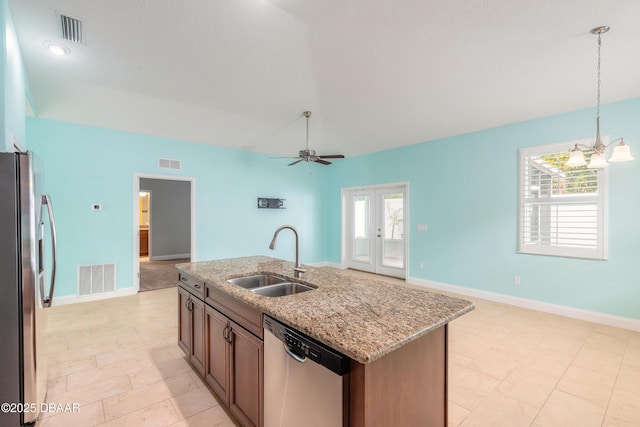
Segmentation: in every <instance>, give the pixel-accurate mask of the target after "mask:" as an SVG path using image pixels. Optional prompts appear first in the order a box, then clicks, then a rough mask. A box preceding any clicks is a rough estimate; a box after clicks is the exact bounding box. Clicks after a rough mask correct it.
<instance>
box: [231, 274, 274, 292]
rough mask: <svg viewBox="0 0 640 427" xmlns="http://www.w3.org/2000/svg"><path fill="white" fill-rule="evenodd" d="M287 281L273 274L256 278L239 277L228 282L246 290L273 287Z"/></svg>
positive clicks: (257, 275)
mask: <svg viewBox="0 0 640 427" xmlns="http://www.w3.org/2000/svg"><path fill="white" fill-rule="evenodd" d="M286 281H287V279H283V278H282V277H278V276H273V275H271V274H256V275H254V276H245V277H238V278H237V279H229V280H227V282H229V283H231V284H234V285H237V286H240V287H241V288H245V289H252V288H261V287H263V286H271V285H275V284H278V283H283V282H286Z"/></svg>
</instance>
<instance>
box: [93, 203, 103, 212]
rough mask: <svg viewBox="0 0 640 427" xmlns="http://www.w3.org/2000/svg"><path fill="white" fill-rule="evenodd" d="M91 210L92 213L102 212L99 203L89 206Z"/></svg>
mask: <svg viewBox="0 0 640 427" xmlns="http://www.w3.org/2000/svg"><path fill="white" fill-rule="evenodd" d="M91 210H92V211H94V212H95V211H101V210H102V205H101V204H100V203H94V204H92V205H91Z"/></svg>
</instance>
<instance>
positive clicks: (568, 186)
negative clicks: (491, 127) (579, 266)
mask: <svg viewBox="0 0 640 427" xmlns="http://www.w3.org/2000/svg"><path fill="white" fill-rule="evenodd" d="M576 142H577V143H579V144H584V145H592V144H593V142H592V141H591V140H583V141H572V142H566V143H561V144H553V145H544V146H538V147H529V148H522V149H520V249H519V250H520V252H521V253H529V254H540V255H555V256H567V257H576V258H591V259H606V258H607V242H606V239H607V233H606V224H607V222H606V214H607V170H606V168H605V169H588V168H587V167H586V166H580V167H573V168H572V167H567V166H566V162H567V160H568V159H569V150H570V149H571V147H573V146H574V144H575V143H576ZM604 142H605V143H606V141H604ZM590 154H591V153H585V157H587V161H588V157H589V156H590Z"/></svg>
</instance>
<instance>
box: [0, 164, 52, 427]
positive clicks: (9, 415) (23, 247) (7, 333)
mask: <svg viewBox="0 0 640 427" xmlns="http://www.w3.org/2000/svg"><path fill="white" fill-rule="evenodd" d="M34 163H36V162H35V159H34V155H33V153H30V152H29V153H0V403H1V404H2V408H1V410H0V426H2V427H4V426H7V427H9V426H11V427H13V426H21V425H33V424H34V423H35V422H36V421H37V419H38V416H39V414H40V408H41V404H42V403H43V402H44V399H45V396H46V386H47V372H46V351H45V342H46V337H45V334H46V311H45V309H46V308H47V307H50V306H51V302H52V297H53V288H54V285H55V267H56V260H55V238H56V235H55V222H54V219H53V212H52V211H51V200H50V199H49V196H47V195H44V194H40V193H39V192H38V184H39V183H40V182H41V179H40V175H39V174H37V173H35V170H34ZM45 236H46V237H45ZM45 240H50V243H49V241H46V242H45ZM45 253H46V254H47V255H48V258H49V260H45ZM45 265H46V266H48V267H49V269H50V272H48V271H46V270H47V269H46V268H45Z"/></svg>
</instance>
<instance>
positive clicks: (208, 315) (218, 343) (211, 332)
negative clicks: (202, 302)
mask: <svg viewBox="0 0 640 427" xmlns="http://www.w3.org/2000/svg"><path fill="white" fill-rule="evenodd" d="M204 324H205V337H206V339H205V342H206V349H207V353H206V356H205V366H204V375H205V379H206V380H207V383H208V384H209V385H210V386H211V388H212V389H213V391H215V392H216V393H217V394H218V396H219V397H220V398H221V399H222V400H223V401H224V403H225V404H226V405H229V345H228V343H227V339H226V337H227V332H228V330H229V327H230V324H229V319H227V317H226V316H224V315H223V314H221V313H219V312H218V311H216V310H214V309H213V308H211V307H209V306H207V307H206V308H205V323H204Z"/></svg>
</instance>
